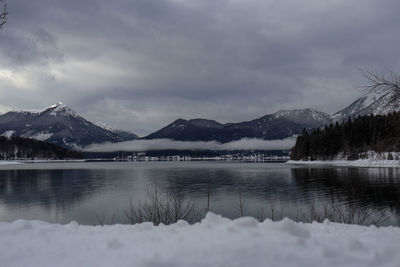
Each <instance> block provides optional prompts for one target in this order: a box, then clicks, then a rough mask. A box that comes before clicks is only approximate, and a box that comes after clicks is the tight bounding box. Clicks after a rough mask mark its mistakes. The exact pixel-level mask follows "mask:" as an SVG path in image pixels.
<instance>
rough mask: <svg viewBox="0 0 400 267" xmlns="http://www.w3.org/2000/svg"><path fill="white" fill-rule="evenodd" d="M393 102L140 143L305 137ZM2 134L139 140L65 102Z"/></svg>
mask: <svg viewBox="0 0 400 267" xmlns="http://www.w3.org/2000/svg"><path fill="white" fill-rule="evenodd" d="M391 100H392V95H391V93H381V94H366V95H365V96H362V97H360V98H359V99H357V100H356V101H354V102H353V103H352V104H350V105H349V106H347V107H346V108H344V109H342V110H341V111H339V112H336V113H335V114H333V115H329V114H326V113H323V112H320V111H317V110H314V109H309V108H306V109H296V110H279V111H278V112H275V113H273V114H267V115H265V116H262V117H260V118H258V119H254V120H250V121H244V122H238V123H220V122H217V121H215V120H209V119H202V118H196V119H190V120H185V119H177V120H175V121H174V122H172V123H171V124H169V125H167V126H165V127H163V128H162V129H160V130H158V131H155V132H153V133H151V134H149V135H147V136H145V137H143V138H141V139H146V140H151V139H172V140H176V141H218V142H221V143H226V142H230V141H234V140H240V139H242V138H257V139H264V140H274V139H284V138H287V137H291V136H293V135H299V134H301V132H302V130H303V129H304V128H306V129H308V130H311V129H314V128H319V127H322V126H324V125H326V124H329V123H332V122H336V121H339V122H341V121H343V120H347V119H348V118H355V117H357V116H360V115H361V116H363V115H368V114H374V115H385V114H388V113H391V112H394V111H400V105H399V103H398V102H393V101H391ZM0 136H5V137H7V138H10V137H12V136H21V137H28V138H32V139H37V140H42V141H47V142H51V143H55V144H57V145H61V146H64V147H68V148H73V147H84V146H87V145H90V144H94V143H104V142H112V143H114V142H122V141H129V140H135V139H138V138H139V137H138V136H137V135H135V134H133V133H131V132H129V131H124V130H120V129H116V128H115V127H113V126H112V125H110V124H109V123H97V124H94V123H92V122H90V121H87V120H86V119H84V118H83V117H81V116H80V115H79V114H77V113H76V112H75V111H73V110H72V109H70V108H69V107H67V106H66V105H65V104H63V103H61V102H60V103H57V104H55V105H52V106H50V107H48V108H46V109H44V110H42V111H40V112H28V111H18V112H16V111H12V112H8V113H6V114H3V115H0Z"/></svg>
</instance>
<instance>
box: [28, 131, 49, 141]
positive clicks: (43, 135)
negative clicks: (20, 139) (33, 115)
mask: <svg viewBox="0 0 400 267" xmlns="http://www.w3.org/2000/svg"><path fill="white" fill-rule="evenodd" d="M52 136H53V133H50V132H39V133H35V134H34V135H32V136H30V137H29V138H32V139H36V140H39V141H46V140H48V139H50V138H51V137H52Z"/></svg>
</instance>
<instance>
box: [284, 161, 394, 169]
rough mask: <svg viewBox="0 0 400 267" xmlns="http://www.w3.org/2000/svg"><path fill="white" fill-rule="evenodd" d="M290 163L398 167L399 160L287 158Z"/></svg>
mask: <svg viewBox="0 0 400 267" xmlns="http://www.w3.org/2000/svg"><path fill="white" fill-rule="evenodd" d="M287 163H290V164H302V165H332V166H349V167H395V168H399V167H400V161H399V160H371V159H358V160H326V161H323V160H313V161H301V160H299V161H297V160H289V161H288V162H287Z"/></svg>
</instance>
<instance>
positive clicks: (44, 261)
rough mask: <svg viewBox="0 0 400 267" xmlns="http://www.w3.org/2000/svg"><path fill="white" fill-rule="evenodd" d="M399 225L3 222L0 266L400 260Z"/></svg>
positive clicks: (216, 219)
mask: <svg viewBox="0 0 400 267" xmlns="http://www.w3.org/2000/svg"><path fill="white" fill-rule="evenodd" d="M399 251H400V228H397V227H382V228H376V227H374V226H372V227H365V226H356V225H344V224H336V223H329V222H325V223H313V224H303V223H295V222H293V221H291V220H289V219H284V220H283V221H280V222H272V221H270V220H266V221H265V222H262V223H258V221H257V220H255V219H253V218H249V217H248V218H240V219H236V220H229V219H225V218H222V217H221V216H218V215H214V214H212V213H209V214H208V215H207V216H206V218H205V219H204V220H203V221H202V222H201V223H197V224H194V225H188V224H187V223H186V222H184V221H180V222H178V223H177V224H174V225H170V226H158V227H155V226H153V225H152V224H151V223H143V224H138V225H133V226H132V225H114V226H82V225H78V224H76V223H70V224H67V225H57V224H49V223H44V222H40V221H23V220H18V221H15V222H13V223H0V262H1V265H2V266H52V267H53V266H58V267H59V266H136V267H139V266H152V267H156V266H171V267H172V266H173V267H179V266H191V267H196V266H241V267H242V266H307V267H312V266H352V267H354V266H399V263H400V253H398V252H399Z"/></svg>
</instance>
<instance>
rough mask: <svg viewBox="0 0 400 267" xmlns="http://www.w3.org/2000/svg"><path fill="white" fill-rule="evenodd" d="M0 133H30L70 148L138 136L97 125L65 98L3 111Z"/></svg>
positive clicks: (17, 134)
mask: <svg viewBox="0 0 400 267" xmlns="http://www.w3.org/2000/svg"><path fill="white" fill-rule="evenodd" d="M0 135H2V136H6V137H11V136H21V137H27V138H32V139H36V140H40V141H46V142H50V143H54V144H57V145H60V146H63V147H69V148H74V147H83V146H87V145H89V144H93V143H104V142H122V141H128V140H133V139H137V138H138V136H137V135H135V134H133V133H130V132H127V131H122V130H110V129H105V128H103V127H101V126H99V125H96V124H94V123H92V122H90V121H88V120H86V119H84V118H83V117H81V116H80V115H78V114H77V113H76V112H75V111H73V110H72V109H70V108H69V107H68V106H66V105H65V104H63V103H61V102H59V103H57V104H55V105H52V106H50V107H48V108H46V109H44V110H42V111H40V112H28V111H11V112H8V113H5V114H3V115H0Z"/></svg>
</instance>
